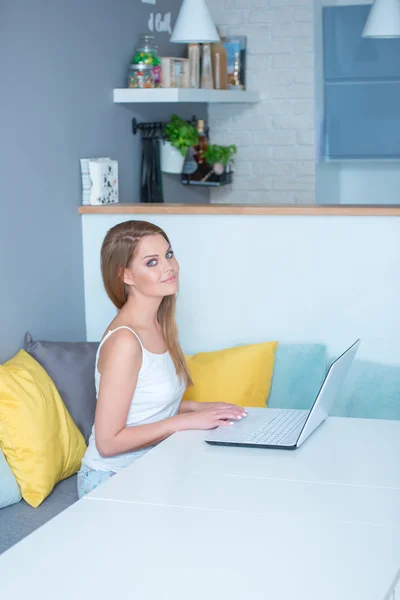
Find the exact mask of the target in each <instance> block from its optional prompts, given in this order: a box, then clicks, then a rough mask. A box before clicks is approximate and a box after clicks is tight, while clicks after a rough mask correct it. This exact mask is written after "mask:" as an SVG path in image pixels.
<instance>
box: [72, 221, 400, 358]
mask: <svg viewBox="0 0 400 600" xmlns="http://www.w3.org/2000/svg"><path fill="white" fill-rule="evenodd" d="M130 218H135V216H134V215H131V216H129V215H110V216H109V215H85V216H83V249H84V273H85V298H86V327H87V336H88V340H90V341H94V340H99V339H100V338H101V336H102V335H103V332H104V330H105V328H106V327H107V325H108V323H109V322H110V321H111V319H112V318H113V316H114V314H115V313H114V309H113V306H112V304H111V302H110V301H109V300H108V298H107V296H106V294H105V292H104V290H103V285H102V281H101V274H100V266H99V262H100V261H99V257H100V247H101V243H102V240H103V238H104V236H105V234H106V232H107V230H108V229H109V228H110V227H112V226H113V225H115V224H117V223H119V222H121V221H124V220H129V219H130ZM139 218H140V219H141V220H149V221H152V222H154V223H156V224H157V225H160V226H161V227H163V228H164V229H165V230H166V231H167V233H168V235H169V236H170V238H171V241H172V244H173V246H174V249H175V252H176V255H177V258H178V260H179V262H180V264H181V290H180V295H179V318H178V321H179V326H180V335H181V341H182V344H183V348H184V350H185V351H186V352H189V353H190V352H195V351H201V350H214V349H217V348H224V347H227V346H230V345H234V344H238V343H246V342H260V341H263V340H275V339H277V340H278V341H281V342H307V341H308V342H324V343H326V344H327V345H328V347H329V351H330V352H331V353H332V354H338V353H340V352H341V351H342V350H343V349H345V347H346V344H350V343H351V342H352V341H353V340H354V339H356V338H357V337H361V339H362V344H361V347H360V351H359V356H360V357H364V358H366V359H370V360H374V361H379V362H385V363H388V364H390V363H393V364H400V342H399V340H400V313H399V306H400V302H399V300H400V261H399V256H400V218H396V217H320V216H315V217H313V216H267V215H265V216H249V215H243V216H239V215H231V216H223V215H202V216H201V215H150V216H148V215H140V217H139Z"/></svg>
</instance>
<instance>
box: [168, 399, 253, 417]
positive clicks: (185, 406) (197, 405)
mask: <svg viewBox="0 0 400 600" xmlns="http://www.w3.org/2000/svg"><path fill="white" fill-rule="evenodd" d="M211 407H214V408H217V407H221V408H222V407H224V408H227V407H229V408H241V409H242V411H243V413H244V414H246V415H247V410H246V409H245V408H242V407H239V406H237V405H236V404H228V403H226V402H196V400H182V402H181V405H180V407H179V411H178V414H180V415H182V414H184V413H189V412H195V411H197V410H204V409H205V408H211Z"/></svg>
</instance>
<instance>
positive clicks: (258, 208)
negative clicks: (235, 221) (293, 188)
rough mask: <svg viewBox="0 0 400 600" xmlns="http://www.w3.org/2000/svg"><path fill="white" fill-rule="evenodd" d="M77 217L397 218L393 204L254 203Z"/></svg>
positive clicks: (84, 210)
mask: <svg viewBox="0 0 400 600" xmlns="http://www.w3.org/2000/svg"><path fill="white" fill-rule="evenodd" d="M78 212H79V214H81V215H116V214H117V215H318V216H336V215H339V216H350V217H361V216H364V217H376V216H382V217H400V206H393V205H380V206H377V205H357V206H356V205H335V206H330V205H319V206H316V205H313V206H311V205H308V206H300V205H297V206H287V205H280V206H269V205H258V204H246V205H244V204H240V205H239V204H140V203H136V204H124V203H119V204H109V205H107V206H80V207H79V209H78Z"/></svg>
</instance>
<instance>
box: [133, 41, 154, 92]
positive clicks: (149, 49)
mask: <svg viewBox="0 0 400 600" xmlns="http://www.w3.org/2000/svg"><path fill="white" fill-rule="evenodd" d="M160 63H161V61H160V58H159V56H158V46H157V45H156V44H155V42H154V36H152V35H141V36H139V39H138V42H137V44H136V48H135V54H134V56H133V59H132V64H134V65H151V66H152V69H153V81H154V87H160V85H161V66H160Z"/></svg>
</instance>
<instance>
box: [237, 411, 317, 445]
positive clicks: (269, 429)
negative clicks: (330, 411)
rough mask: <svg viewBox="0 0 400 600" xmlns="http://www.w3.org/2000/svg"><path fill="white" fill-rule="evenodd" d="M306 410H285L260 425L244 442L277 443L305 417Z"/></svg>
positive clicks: (300, 423) (302, 421) (301, 422)
mask: <svg viewBox="0 0 400 600" xmlns="http://www.w3.org/2000/svg"><path fill="white" fill-rule="evenodd" d="M307 416H308V412H299V411H298V410H285V411H284V412H282V413H281V414H279V415H278V416H276V417H275V419H273V420H272V421H269V423H266V424H265V425H261V427H259V428H258V429H257V430H256V431H255V432H254V433H253V434H252V435H251V436H250V437H248V438H247V439H246V440H245V443H251V444H273V445H278V444H280V443H281V442H283V440H284V439H285V438H287V437H288V436H289V435H290V434H291V433H292V432H293V431H294V430H295V429H296V428H297V427H298V426H299V425H302V424H303V423H304V421H305V420H306V419H307Z"/></svg>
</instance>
